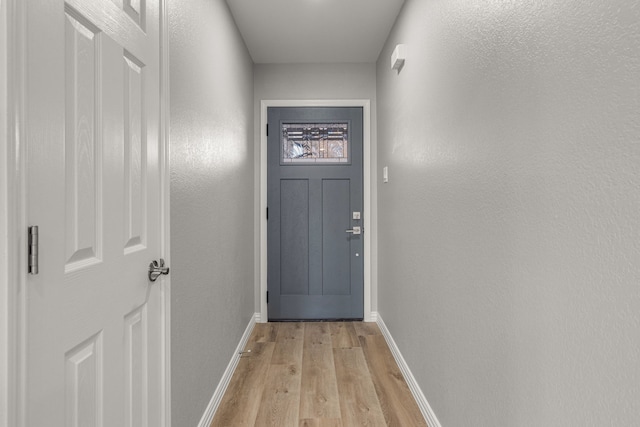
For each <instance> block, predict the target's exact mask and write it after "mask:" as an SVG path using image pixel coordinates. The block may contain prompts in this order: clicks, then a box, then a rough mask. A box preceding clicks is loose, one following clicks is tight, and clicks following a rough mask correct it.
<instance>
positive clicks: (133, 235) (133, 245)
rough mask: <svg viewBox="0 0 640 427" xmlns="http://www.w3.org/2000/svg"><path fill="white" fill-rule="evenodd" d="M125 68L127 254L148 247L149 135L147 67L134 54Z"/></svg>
mask: <svg viewBox="0 0 640 427" xmlns="http://www.w3.org/2000/svg"><path fill="white" fill-rule="evenodd" d="M123 65H124V76H125V80H124V82H125V84H124V110H123V114H124V174H125V181H124V182H125V184H124V201H125V211H124V218H125V247H124V251H125V254H127V253H131V252H135V251H136V250H140V249H143V248H144V247H145V245H146V230H147V224H146V218H147V215H146V214H147V212H146V210H147V179H146V176H147V132H146V111H145V105H144V88H145V66H144V64H143V63H142V61H140V60H139V59H137V58H136V57H135V56H133V54H131V53H130V52H127V51H125V52H124V55H123Z"/></svg>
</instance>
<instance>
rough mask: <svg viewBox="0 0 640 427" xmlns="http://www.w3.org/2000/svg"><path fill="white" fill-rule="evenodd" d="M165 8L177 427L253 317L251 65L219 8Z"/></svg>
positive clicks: (198, 412) (195, 416)
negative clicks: (168, 83)
mask: <svg viewBox="0 0 640 427" xmlns="http://www.w3.org/2000/svg"><path fill="white" fill-rule="evenodd" d="M167 3H168V7H169V10H168V11H169V24H170V42H171V43H170V49H171V51H170V55H171V70H170V71H171V77H170V78H171V147H170V148H171V255H172V257H171V276H172V279H171V284H172V299H171V309H172V313H171V316H172V319H171V320H172V325H171V326H172V338H171V340H172V342H171V349H172V362H173V366H172V394H173V403H172V412H173V414H172V419H173V425H174V426H185V427H186V426H195V425H197V423H198V421H199V420H200V417H201V416H202V414H203V413H204V410H205V408H206V406H207V404H208V403H209V399H210V398H211V396H212V394H213V392H214V390H215V388H216V386H217V385H218V382H219V381H220V378H221V376H222V374H223V372H224V369H225V368H226V366H227V364H228V363H229V361H230V360H231V357H232V352H233V351H234V349H235V348H236V346H237V345H238V342H239V341H240V337H241V336H242V333H243V332H244V329H245V327H246V326H247V324H248V322H249V320H250V318H251V316H252V315H253V297H254V286H253V280H254V272H253V265H254V260H253V253H254V248H253V244H254V238H253V231H254V230H253V220H254V205H253V194H254V189H253V183H254V176H253V174H254V171H253V165H254V163H253V162H254V159H253V63H252V61H251V58H250V57H249V55H248V53H247V49H246V47H245V45H244V42H243V41H242V38H241V37H240V34H239V33H238V31H237V29H236V26H235V24H234V22H233V20H232V18H231V14H230V13H229V11H228V9H227V5H226V3H225V2H223V1H210V0H171V1H169V2H167Z"/></svg>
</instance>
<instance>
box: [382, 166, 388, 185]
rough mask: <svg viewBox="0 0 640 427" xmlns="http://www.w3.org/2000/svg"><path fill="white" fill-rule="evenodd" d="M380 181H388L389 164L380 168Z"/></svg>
mask: <svg viewBox="0 0 640 427" xmlns="http://www.w3.org/2000/svg"><path fill="white" fill-rule="evenodd" d="M382 182H389V166H385V167H383V168H382Z"/></svg>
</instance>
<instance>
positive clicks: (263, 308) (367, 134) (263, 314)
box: [257, 99, 375, 323]
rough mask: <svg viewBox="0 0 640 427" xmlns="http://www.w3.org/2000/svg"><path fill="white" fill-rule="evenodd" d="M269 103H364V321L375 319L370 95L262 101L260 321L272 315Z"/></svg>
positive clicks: (306, 104)
mask: <svg viewBox="0 0 640 427" xmlns="http://www.w3.org/2000/svg"><path fill="white" fill-rule="evenodd" d="M269 107H362V113H363V123H362V127H363V129H362V130H363V137H364V138H363V154H364V158H363V165H362V166H363V179H364V181H363V183H364V207H363V208H364V209H363V212H362V214H363V216H364V229H365V233H364V321H365V322H372V321H374V320H375V319H374V318H373V316H372V310H371V273H372V269H371V240H372V239H371V236H372V231H373V229H372V228H371V214H372V212H373V206H372V205H371V101H370V100H369V99H334V100H326V99H323V100H307V99H305V100H294V99H292V100H262V101H260V208H259V211H258V213H257V215H258V216H259V218H260V230H259V231H260V293H259V299H260V322H263V323H264V322H267V321H268V319H269V315H268V307H267V217H266V214H265V213H266V211H267V133H266V126H267V108H269Z"/></svg>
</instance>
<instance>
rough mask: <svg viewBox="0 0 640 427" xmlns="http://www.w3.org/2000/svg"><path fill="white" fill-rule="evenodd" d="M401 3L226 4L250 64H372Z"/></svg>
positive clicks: (250, 0)
mask: <svg viewBox="0 0 640 427" xmlns="http://www.w3.org/2000/svg"><path fill="white" fill-rule="evenodd" d="M403 3H404V0H227V4H228V5H229V8H230V9H231V13H232V14H233V17H234V19H235V21H236V24H237V25H238V28H239V29H240V33H241V34H242V37H243V38H244V41H245V43H246V44H247V48H248V49H249V53H250V54H251V57H252V58H253V61H254V62H255V63H335V62H375V61H376V60H377V59H378V55H379V54H380V51H381V50H382V47H383V45H384V42H385V40H386V39H387V36H388V35H389V32H390V31H391V27H392V26H393V23H394V21H395V19H396V17H397V16H398V13H399V12H400V9H401V7H402V4H403Z"/></svg>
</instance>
